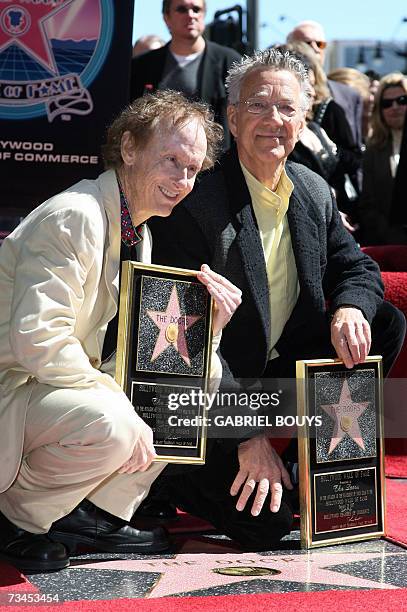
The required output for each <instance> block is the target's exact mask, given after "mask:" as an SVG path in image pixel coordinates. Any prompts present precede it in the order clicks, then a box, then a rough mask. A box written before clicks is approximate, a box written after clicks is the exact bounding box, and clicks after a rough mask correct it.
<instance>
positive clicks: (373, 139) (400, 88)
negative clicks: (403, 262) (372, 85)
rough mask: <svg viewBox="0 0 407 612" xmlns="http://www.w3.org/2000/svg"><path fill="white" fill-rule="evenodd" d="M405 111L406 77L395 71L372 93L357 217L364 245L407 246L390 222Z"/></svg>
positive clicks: (405, 237)
mask: <svg viewBox="0 0 407 612" xmlns="http://www.w3.org/2000/svg"><path fill="white" fill-rule="evenodd" d="M406 111H407V78H406V77H405V76H404V75H403V74H401V73H399V72H392V73H390V74H387V75H386V76H384V77H383V78H382V79H381V80H380V84H379V88H378V90H377V92H376V96H375V102H374V107H373V113H372V120H371V136H370V138H369V140H368V144H367V148H366V153H365V156H364V163H363V190H362V197H361V201H360V205H359V217H360V223H361V227H362V237H361V239H362V241H363V244H366V245H368V244H407V232H406V230H405V229H404V228H403V227H402V226H401V225H396V224H394V223H393V221H392V219H391V217H392V196H393V189H394V180H395V176H396V172H397V167H398V164H399V159H400V145H401V138H402V132H403V126H404V121H405V116H406Z"/></svg>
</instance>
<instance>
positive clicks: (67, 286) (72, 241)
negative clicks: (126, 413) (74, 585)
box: [0, 170, 151, 491]
mask: <svg viewBox="0 0 407 612" xmlns="http://www.w3.org/2000/svg"><path fill="white" fill-rule="evenodd" d="M120 240H121V231H120V196H119V189H118V186H117V181H116V176H115V173H114V171H112V170H109V171H107V172H104V173H103V174H101V175H100V176H99V177H98V178H97V179H96V180H83V181H80V182H79V183H77V184H76V185H74V186H73V187H71V188H69V189H67V190H66V191H64V192H63V193H60V194H58V195H57V196H55V197H53V198H51V199H50V200H48V201H46V202H44V203H43V204H42V205H41V206H39V207H38V208H37V209H35V210H34V211H33V212H32V213H31V214H30V215H28V217H26V218H25V219H24V221H23V222H22V223H21V225H19V227H17V229H16V230H15V231H14V232H13V233H12V234H11V235H10V236H8V237H7V238H6V239H5V241H4V242H3V245H2V247H1V249H0V457H1V469H0V491H4V490H5V489H7V488H8V487H9V486H10V484H11V483H12V481H13V480H14V478H15V477H16V475H17V472H18V469H19V465H20V461H21V454H22V447H23V436H24V421H25V414H26V408H27V404H28V402H29V398H30V393H31V389H32V385H30V381H31V380H32V378H35V379H37V380H38V381H39V382H40V383H45V384H48V385H51V386H53V387H60V388H61V387H62V388H84V387H87V388H89V387H92V386H94V385H96V386H99V385H105V386H108V387H109V388H114V389H115V390H117V392H119V393H122V391H121V389H120V387H119V386H118V385H117V384H116V382H115V381H114V380H113V378H112V377H111V376H109V375H108V374H106V373H103V372H101V371H100V370H99V369H98V368H99V366H100V364H101V352H102V346H103V340H104V336H105V332H106V328H107V323H108V321H109V320H110V319H112V318H113V317H114V315H115V313H116V310H117V305H118V296H119V293H118V283H119V266H120ZM150 257H151V240H150V235H149V234H148V232H146V233H145V238H144V241H143V247H142V253H141V260H142V261H143V262H145V263H148V262H149V261H150Z"/></svg>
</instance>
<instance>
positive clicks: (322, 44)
mask: <svg viewBox="0 0 407 612" xmlns="http://www.w3.org/2000/svg"><path fill="white" fill-rule="evenodd" d="M304 42H306V43H307V45H311V46H312V44H315V45H316V46H317V47H318V49H326V48H327V46H328V43H327V42H326V40H305V41H304Z"/></svg>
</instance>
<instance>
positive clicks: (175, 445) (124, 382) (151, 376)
mask: <svg viewBox="0 0 407 612" xmlns="http://www.w3.org/2000/svg"><path fill="white" fill-rule="evenodd" d="M196 275H197V272H196V271H194V270H185V269H183V268H172V267H169V266H158V265H155V264H142V263H138V262H134V261H124V262H123V264H122V275H121V282H120V306H119V323H118V340H117V355H116V381H117V382H118V384H119V385H120V386H121V387H122V388H123V390H124V391H125V393H126V394H127V396H128V397H129V399H130V401H131V402H132V404H133V406H134V408H135V410H136V412H137V413H138V414H139V415H140V416H141V417H142V418H143V419H144V420H145V421H146V422H147V423H148V424H149V425H150V426H151V428H152V430H153V434H154V446H155V449H156V453H157V459H156V461H164V462H166V463H187V464H190V463H193V464H203V463H205V451H206V440H207V433H206V427H207V424H206V419H205V401H204V399H205V398H206V397H207V396H206V393H207V389H208V384H209V373H210V362H211V344H212V310H213V304H212V298H211V296H210V294H209V293H208V291H207V289H206V287H205V286H204V285H203V284H202V283H200V282H199V281H198V279H197V276H196ZM174 398H178V399H179V401H178V402H177V401H176V399H174ZM181 399H182V401H181Z"/></svg>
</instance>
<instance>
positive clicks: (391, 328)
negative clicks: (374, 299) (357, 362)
mask: <svg viewBox="0 0 407 612" xmlns="http://www.w3.org/2000/svg"><path fill="white" fill-rule="evenodd" d="M405 333H406V319H405V316H404V314H403V313H402V312H401V311H400V310H399V309H398V308H396V307H395V306H394V305H393V304H391V303H390V302H386V301H385V302H383V303H382V304H381V306H380V307H379V309H378V311H377V313H376V316H375V317H374V319H373V322H372V349H371V351H370V354H379V355H383V374H384V376H387V374H388V372H389V370H390V368H391V366H392V364H393V363H394V361H395V359H396V357H397V355H398V354H399V352H400V350H401V347H402V346H403V341H404V337H405Z"/></svg>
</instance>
